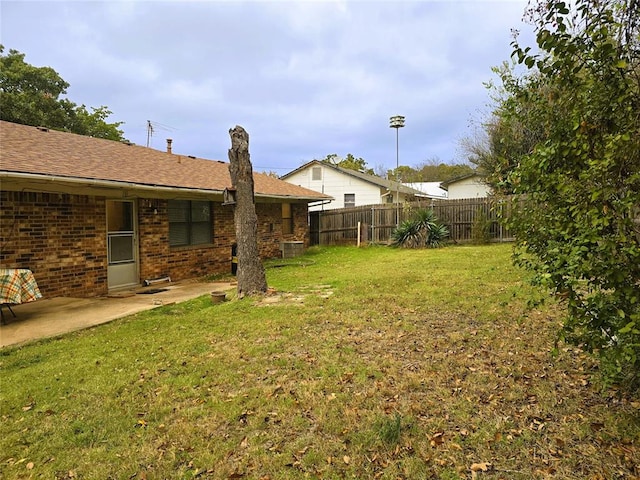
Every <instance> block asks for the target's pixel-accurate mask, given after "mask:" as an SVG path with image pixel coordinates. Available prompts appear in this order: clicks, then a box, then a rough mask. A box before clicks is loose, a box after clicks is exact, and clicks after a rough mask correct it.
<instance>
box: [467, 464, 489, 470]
mask: <svg viewBox="0 0 640 480" xmlns="http://www.w3.org/2000/svg"><path fill="white" fill-rule="evenodd" d="M470 468H471V471H472V472H486V471H488V470H489V469H490V468H491V464H490V463H487V462H483V463H472V464H471V467H470Z"/></svg>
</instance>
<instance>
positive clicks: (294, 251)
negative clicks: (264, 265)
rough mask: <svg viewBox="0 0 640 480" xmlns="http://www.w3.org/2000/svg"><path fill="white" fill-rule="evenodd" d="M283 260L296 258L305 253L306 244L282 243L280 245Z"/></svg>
mask: <svg viewBox="0 0 640 480" xmlns="http://www.w3.org/2000/svg"><path fill="white" fill-rule="evenodd" d="M280 250H281V251H282V258H294V257H298V256H300V255H302V254H303V253H304V242H282V243H281V244H280Z"/></svg>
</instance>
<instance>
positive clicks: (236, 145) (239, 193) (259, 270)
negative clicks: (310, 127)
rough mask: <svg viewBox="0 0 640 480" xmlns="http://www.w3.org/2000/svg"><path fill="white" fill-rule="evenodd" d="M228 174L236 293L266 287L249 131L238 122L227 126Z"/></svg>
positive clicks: (264, 289)
mask: <svg viewBox="0 0 640 480" xmlns="http://www.w3.org/2000/svg"><path fill="white" fill-rule="evenodd" d="M229 135H230V136H231V148H230V149H229V174H230V176H231V185H232V186H233V188H234V189H235V195H236V204H235V206H234V210H233V218H234V222H235V227H236V243H237V245H238V271H237V278H238V288H237V290H238V296H239V297H240V298H242V297H243V296H245V295H254V294H257V293H264V292H266V291H267V279H266V275H265V271H264V266H263V265H262V262H261V261H260V252H259V250H258V216H257V215H256V205H255V203H254V201H255V200H254V187H253V167H252V165H251V159H250V156H249V134H248V133H247V132H246V131H245V129H244V128H242V127H241V126H239V125H236V127H235V128H232V129H230V130H229Z"/></svg>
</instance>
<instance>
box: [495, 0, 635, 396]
mask: <svg viewBox="0 0 640 480" xmlns="http://www.w3.org/2000/svg"><path fill="white" fill-rule="evenodd" d="M529 14H530V18H531V19H532V21H533V24H534V27H535V33H536V40H537V44H538V46H539V51H537V52H535V51H533V50H532V49H531V48H530V47H526V48H523V46H521V45H520V44H519V43H518V39H517V38H516V39H515V40H514V42H513V44H512V46H513V56H514V58H516V59H517V61H518V62H519V63H520V64H523V65H525V66H526V67H527V68H529V69H530V70H531V71H532V72H533V73H531V74H529V75H526V76H524V77H522V78H516V77H515V76H514V75H512V74H509V73H506V74H505V76H504V78H503V87H504V88H505V90H506V92H507V100H506V105H505V103H503V104H502V105H500V106H499V108H498V109H497V110H496V112H497V119H498V120H499V121H500V122H502V124H503V125H519V124H520V125H532V124H533V123H535V124H537V125H539V131H538V132H536V135H539V136H540V138H537V139H536V141H535V142H533V145H532V146H529V145H527V146H526V148H523V150H529V151H528V152H526V153H524V152H523V153H524V154H522V155H521V156H519V158H518V162H517V164H515V165H510V168H509V169H508V171H507V172H505V176H506V180H507V181H508V184H509V185H510V188H511V189H512V190H513V192H514V193H515V194H516V195H517V197H518V201H517V202H515V203H514V205H515V208H514V211H513V212H512V216H511V217H510V219H509V222H508V223H509V227H510V228H511V230H512V232H513V233H514V234H515V236H516V238H517V244H516V260H517V262H518V263H519V264H521V265H524V266H525V267H527V268H528V269H530V270H531V271H532V272H533V273H534V277H535V281H536V282H538V283H539V284H541V285H543V286H544V287H547V288H549V289H550V290H551V291H552V292H553V293H555V294H556V295H557V296H558V297H559V298H560V299H561V300H562V301H563V302H564V304H565V305H566V307H567V313H568V315H567V318H566V321H565V324H564V329H563V334H562V338H564V339H565V340H567V341H572V342H575V343H577V344H579V345H581V346H582V347H583V348H585V349H587V350H589V351H593V352H597V353H598V354H599V356H600V359H601V367H602V368H601V369H602V372H603V373H604V378H605V379H607V380H609V381H614V380H615V381H618V380H627V381H629V382H632V383H628V384H627V385H628V386H632V385H633V386H635V387H637V386H638V385H640V113H639V112H640V2H638V0H611V1H600V0H576V1H575V2H573V3H572V4H571V5H569V4H568V3H565V2H564V1H558V0H542V1H540V2H539V3H538V4H537V5H534V7H533V8H531V9H530V11H529Z"/></svg>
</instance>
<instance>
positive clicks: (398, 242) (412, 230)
mask: <svg viewBox="0 0 640 480" xmlns="http://www.w3.org/2000/svg"><path fill="white" fill-rule="evenodd" d="M391 240H392V244H393V245H394V246H396V247H405V248H418V247H420V246H422V245H424V236H423V233H422V228H421V225H420V222H418V221H417V220H404V221H403V222H402V223H401V224H400V225H399V226H398V227H397V228H395V229H394V230H393V232H391Z"/></svg>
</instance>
